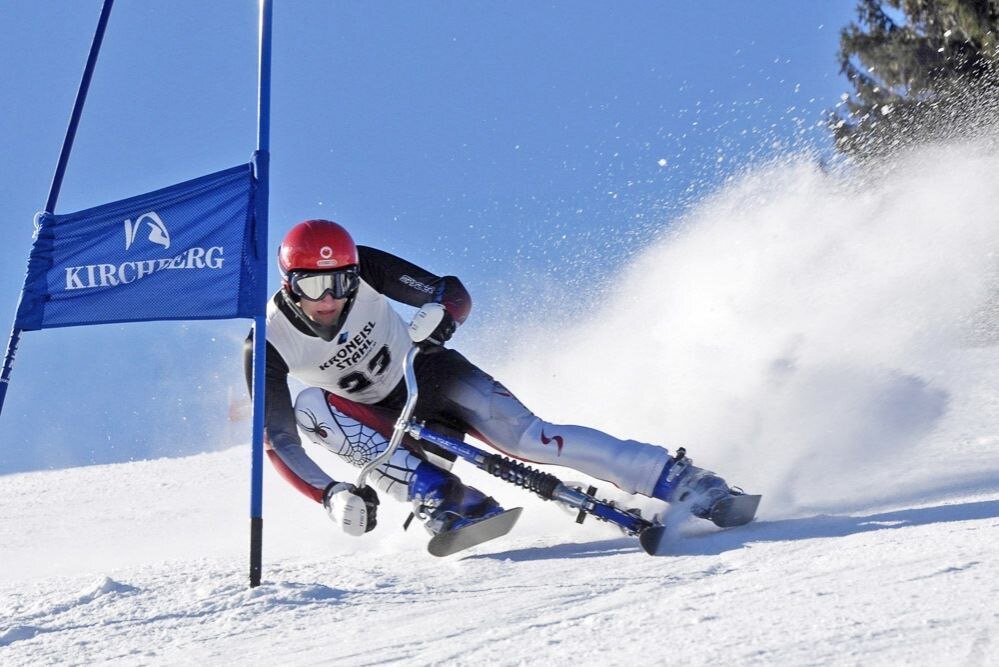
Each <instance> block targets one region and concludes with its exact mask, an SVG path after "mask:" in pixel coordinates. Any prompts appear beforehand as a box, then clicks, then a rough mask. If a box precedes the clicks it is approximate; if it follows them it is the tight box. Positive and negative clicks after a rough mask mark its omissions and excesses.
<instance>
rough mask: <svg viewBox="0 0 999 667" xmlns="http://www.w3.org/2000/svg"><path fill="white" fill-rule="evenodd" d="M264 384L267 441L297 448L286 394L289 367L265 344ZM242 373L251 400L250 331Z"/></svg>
mask: <svg viewBox="0 0 999 667" xmlns="http://www.w3.org/2000/svg"><path fill="white" fill-rule="evenodd" d="M265 365H266V369H267V370H266V380H265V381H264V423H265V424H266V425H267V426H266V430H267V437H268V439H269V440H270V441H271V443H273V444H274V445H275V446H278V447H280V446H286V445H300V444H301V439H300V438H299V437H298V427H297V426H296V424H295V408H294V407H293V406H292V403H291V392H290V391H288V364H286V363H285V361H284V359H283V358H282V357H281V354H280V353H279V352H278V351H277V350H276V349H275V348H274V346H273V345H271V344H270V343H267V359H266V364H265ZM243 369H244V370H245V371H246V386H247V389H248V390H249V392H250V397H251V398H252V397H253V330H252V329H251V330H250V334H249V335H248V336H247V337H246V342H245V343H243Z"/></svg>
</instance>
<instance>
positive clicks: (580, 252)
mask: <svg viewBox="0 0 999 667" xmlns="http://www.w3.org/2000/svg"><path fill="white" fill-rule="evenodd" d="M275 4H276V7H275V13H274V63H273V67H274V69H273V76H274V80H273V117H272V146H271V148H272V172H271V174H272V180H271V209H270V215H271V234H270V240H271V243H270V245H271V249H272V252H273V251H276V247H277V244H278V242H279V241H280V237H281V235H282V234H283V232H284V230H286V229H287V228H288V227H289V226H290V225H291V224H293V223H294V222H296V221H298V220H301V219H305V218H309V217H328V218H332V219H336V220H338V221H340V222H341V223H343V224H345V225H346V226H348V228H350V229H351V230H352V231H353V232H354V234H355V237H356V238H357V240H358V241H359V242H361V243H366V244H370V245H376V246H380V247H383V248H385V249H387V250H390V251H393V252H395V253H397V254H400V255H402V256H405V257H407V258H409V259H411V260H413V261H416V262H417V263H420V264H423V265H424V266H426V267H427V268H430V269H431V270H435V271H437V272H439V273H453V274H455V275H458V276H460V277H462V279H463V280H464V281H465V282H466V284H467V285H468V286H469V288H470V289H471V291H472V293H473V296H474V297H475V303H476V308H475V311H474V314H473V319H472V321H470V322H469V324H468V326H467V327H466V330H465V331H464V332H463V336H464V339H463V342H462V345H463V346H464V347H466V348H468V347H473V348H474V346H475V340H477V339H480V338H482V337H483V336H485V335H486V334H487V333H488V332H492V331H495V330H497V329H498V328H502V327H504V326H505V325H506V324H508V323H509V322H511V321H516V319H517V318H518V317H527V318H531V317H535V316H539V315H541V314H542V313H541V309H543V307H544V306H542V305H539V304H538V303H536V302H532V301H531V299H530V298H527V297H529V296H530V295H531V294H532V293H533V292H534V291H541V290H540V288H539V284H540V283H543V284H545V285H549V286H550V285H554V286H557V287H556V288H553V289H554V290H555V292H554V293H555V294H557V295H559V297H560V298H561V299H563V300H568V301H571V300H572V299H573V298H574V297H576V296H578V298H579V299H580V301H583V300H585V298H586V295H587V293H588V290H589V289H590V288H591V287H592V286H593V285H595V284H601V283H606V282H607V281H610V280H612V279H613V272H614V267H615V265H616V264H617V263H619V262H621V261H625V259H626V257H627V256H628V254H629V253H630V252H632V251H634V250H635V249H636V248H638V247H641V245H642V243H643V242H644V241H645V240H646V239H648V238H649V236H650V235H651V234H653V233H655V232H656V231H657V230H661V229H662V228H664V227H665V226H668V225H669V224H670V221H671V220H673V219H675V218H676V217H677V216H678V215H680V214H681V213H682V212H683V210H684V208H685V207H687V206H689V205H690V204H692V203H694V202H696V201H697V199H698V198H699V197H700V196H703V195H704V194H705V193H707V192H710V191H711V189H712V188H713V187H715V186H717V184H718V183H720V182H721V181H722V180H723V179H724V178H725V177H726V176H728V175H731V174H734V173H737V172H738V171H739V170H742V169H746V168H749V167H751V165H752V164H753V163H754V162H757V161H760V160H765V159H767V158H768V157H769V156H772V155H774V154H777V153H780V152H783V151H789V150H800V149H803V148H805V147H807V146H811V147H812V150H815V151H816V152H817V154H818V155H820V156H821V155H828V154H829V153H830V148H829V141H828V137H827V136H826V134H825V132H824V131H823V130H822V129H820V128H817V127H816V124H817V123H819V122H820V120H821V118H822V114H823V111H824V110H825V109H829V108H831V107H833V106H834V105H835V104H836V103H837V102H838V100H839V96H840V94H841V93H843V92H844V91H846V90H847V84H846V81H845V80H844V79H843V78H842V76H841V75H840V74H839V72H838V65H837V60H836V52H837V47H838V32H839V29H840V28H841V27H842V26H844V25H845V24H846V23H847V22H848V21H850V20H851V19H852V18H853V17H854V2H853V0H835V1H834V0H827V1H823V2H802V1H801V0H779V1H777V0H768V1H767V2H763V3H736V2H710V1H708V2H705V1H698V2H693V1H689V2H687V1H684V2H679V1H677V2H628V3H624V2H620V3H608V2H591V1H582V2H569V1H564V2H543V3H538V2H521V1H513V2H504V3H497V2H493V3H485V2H463V3H457V2H420V3H415V2H371V3H360V2H357V3H346V2H327V1H322V2H321V1H318V0H317V1H308V0H298V1H296V2H277V3H275ZM100 5H101V2H100V1H99V0H88V1H84V0H72V1H70V0H59V1H57V0H43V1H40V2H30V3H29V2H22V1H12V0H0V15H2V16H3V21H2V22H0V45H2V46H0V69H2V70H3V72H4V78H3V84H2V87H0V150H2V154H3V157H4V161H5V168H4V169H3V177H2V178H0V235H2V238H3V244H0V255H2V260H3V261H2V262H0V294H4V295H6V299H7V302H8V306H7V313H8V319H7V320H6V322H7V324H8V325H9V323H10V322H12V320H13V313H14V308H15V305H16V300H17V295H18V292H19V290H20V287H21V283H22V280H23V276H24V268H25V266H26V260H27V255H28V251H29V249H30V244H31V229H32V224H31V220H32V216H33V215H34V213H35V211H37V210H38V209H40V208H41V207H42V206H43V205H44V201H45V198H46V195H47V193H48V188H49V184H50V181H51V177H52V172H53V169H54V167H55V162H56V159H57V157H58V152H59V148H60V146H61V143H62V140H63V136H64V133H65V127H66V122H67V119H68V116H69V112H70V109H71V106H72V102H73V98H74V96H75V93H76V88H77V85H78V83H79V78H80V74H81V72H82V68H83V64H84V62H85V59H86V54H87V50H88V48H89V44H90V40H91V37H92V33H93V28H94V26H95V25H96V20H97V16H98V14H99V11H100ZM256 22H257V8H256V2H254V1H253V0H240V1H237V0H224V1H223V0H219V1H217V2H211V3H204V2H195V1H193V0H173V1H171V2H138V1H136V0H119V1H118V2H117V3H116V6H115V9H114V11H113V12H112V15H111V21H110V24H109V28H108V33H107V36H106V39H105V45H104V49H103V50H102V53H101V59H100V61H99V63H98V67H97V71H96V74H95V77H94V82H93V86H92V88H91V92H90V96H89V98H88V103H87V107H86V108H85V110H84V116H83V121H82V124H81V127H80V132H79V135H78V138H77V142H76V146H75V148H74V152H73V155H72V158H71V160H70V164H69V170H68V172H67V175H66V179H65V183H64V186H63V189H62V195H61V197H60V199H59V203H58V206H57V207H56V211H57V212H69V211H74V210H79V209H82V208H86V207H90V206H94V205H96V204H99V203H103V202H108V201H113V200H115V199H120V198H123V197H127V196H131V195H135V194H139V193H142V192H146V191H150V190H153V189H156V188H159V187H162V186H165V185H168V184H171V183H175V182H179V181H182V180H186V179H189V178H193V177H195V176H198V175H201V174H204V173H208V172H211V171H215V170H218V169H222V168H225V167H229V166H233V165H235V164H239V163H242V162H246V161H247V160H248V159H249V156H250V153H251V152H252V150H253V148H254V144H255V136H256V59H257V53H256ZM271 284H272V287H273V288H276V287H277V281H276V275H275V274H274V273H272V275H271ZM518 295H520V296H523V297H524V298H520V300H518V298H516V297H517V296H518ZM525 295H526V296H525ZM511 304H513V305H511ZM565 305H567V306H569V307H571V305H572V304H571V303H568V304H565ZM511 309H513V310H516V311H517V312H515V313H512V312H510V311H511ZM532 309H536V310H532ZM248 326H249V323H248V322H247V321H230V322H195V323H188V324H183V323H148V324H131V325H107V326H100V327H87V328H74V329H64V330H53V331H44V332H31V333H28V334H25V337H24V338H23V340H22V344H21V347H20V351H19V354H18V358H17V362H16V365H15V368H14V374H13V378H12V383H11V386H10V391H9V392H8V396H7V404H6V405H5V406H4V410H3V413H2V414H0V430H2V433H3V437H2V438H0V443H2V444H0V473H7V472H14V471H18V470H28V469H37V468H45V467H61V466H65V465H73V464H84V463H91V462H105V461H117V460H127V459H129V458H141V457H147V456H168V455H176V454H185V453H191V452H195V451H202V450H206V449H212V448H215V447H217V446H219V444H224V443H227V442H236V441H241V440H248V438H249V435H248V432H247V433H244V432H243V430H244V426H245V425H244V424H237V425H235V426H234V425H232V424H230V423H229V422H228V421H227V419H226V409H227V405H228V394H229V393H230V392H231V391H233V390H235V391H240V390H241V387H240V382H241V372H242V371H241V350H240V343H241V340H242V337H243V336H244V335H245V333H246V331H247V329H248ZM5 332H6V329H5Z"/></svg>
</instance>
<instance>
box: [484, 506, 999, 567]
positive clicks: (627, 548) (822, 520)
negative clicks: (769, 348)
mask: <svg viewBox="0 0 999 667" xmlns="http://www.w3.org/2000/svg"><path fill="white" fill-rule="evenodd" d="M997 517H999V500H986V501H979V502H969V503H960V504H953V505H937V506H934V507H920V508H916V509H903V510H894V511H890V512H881V513H878V514H868V515H863V516H844V515H832V514H819V515H816V516H811V517H805V518H799V519H783V520H778V521H759V522H755V523H751V524H749V525H747V526H743V527H741V528H733V529H730V530H725V531H721V530H719V531H713V532H710V533H704V534H699V535H689V536H680V537H678V538H676V541H675V542H673V543H671V544H669V545H668V546H666V548H665V550H664V553H663V554H662V555H663V556H713V555H718V554H721V553H724V552H726V551H732V550H734V549H741V548H743V547H745V546H746V545H747V544H751V543H753V544H759V543H762V542H789V541H793V540H811V539H818V538H827V537H845V536H847V535H857V534H860V533H869V532H872V531H877V530H896V529H899V528H909V527H912V526H925V525H929V524H935V523H950V522H955V521H975V520H981V519H994V518H997ZM629 552H638V553H640V552H641V548H640V547H639V546H638V541H637V540H635V539H634V538H627V537H621V538H617V539H609V540H600V541H597V542H586V543H569V544H559V545H554V546H548V547H532V548H528V549H512V550H509V551H502V552H497V553H490V554H476V555H471V556H467V558H468V559H482V558H488V559H493V560H512V561H532V560H553V559H559V558H594V557H601V556H614V555H617V554H621V553H629Z"/></svg>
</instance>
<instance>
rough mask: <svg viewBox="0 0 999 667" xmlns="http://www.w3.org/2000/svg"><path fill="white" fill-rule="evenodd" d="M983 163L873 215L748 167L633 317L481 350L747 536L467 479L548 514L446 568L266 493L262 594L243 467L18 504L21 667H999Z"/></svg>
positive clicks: (957, 156)
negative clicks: (672, 467) (710, 503)
mask: <svg viewBox="0 0 999 667" xmlns="http://www.w3.org/2000/svg"><path fill="white" fill-rule="evenodd" d="M985 148H986V150H976V149H969V150H964V149H959V150H955V151H949V150H947V149H946V148H941V147H936V148H930V149H926V150H925V151H923V152H916V153H914V154H913V155H911V156H908V157H905V156H903V157H902V158H899V159H898V161H897V163H896V164H894V165H892V166H891V169H890V173H888V174H887V175H886V174H880V173H879V174H871V175H870V180H869V181H868V182H867V184H866V185H864V187H860V188H857V187H856V186H855V185H854V186H850V185H848V184H844V183H843V182H841V181H839V180H837V178H838V177H836V176H835V175H829V174H826V173H824V172H822V171H821V170H819V169H816V168H815V167H814V166H813V165H810V164H807V163H799V162H792V163H791V164H785V165H773V166H770V167H768V168H765V169H758V170H755V171H754V172H753V173H750V174H748V175H747V176H746V177H744V178H742V179H736V180H735V181H734V182H733V183H731V184H728V185H726V186H725V187H724V188H722V190H720V191H719V192H718V193H716V194H715V195H714V196H712V197H710V198H708V199H707V200H705V202H703V203H702V204H701V205H700V206H698V207H697V208H696V209H695V210H694V211H692V212H691V214H690V216H689V219H688V220H686V221H685V222H684V223H683V225H682V226H681V228H680V229H679V231H677V232H676V233H671V234H666V235H664V237H663V238H662V239H661V240H660V241H658V242H656V243H655V244H653V245H652V246H650V247H649V248H648V249H646V250H645V251H644V252H643V253H642V254H641V255H639V256H638V257H636V258H635V259H634V261H633V263H632V266H631V267H628V269H627V270H626V271H623V272H622V274H621V276H620V279H619V281H620V282H619V284H616V285H615V289H618V290H619V291H620V293H623V294H628V295H631V296H632V297H633V298H628V299H616V300H612V301H611V302H608V303H607V304H605V305H604V304H599V303H598V304H597V305H596V306H594V309H595V310H596V312H595V313H589V312H587V313H586V315H587V319H586V320H585V321H584V322H581V323H580V325H579V326H576V327H572V328H567V327H557V328H556V327H555V326H553V325H550V324H546V325H544V326H541V327H540V328H539V330H538V331H535V332H530V331H528V332H522V333H523V335H521V336H520V337H519V338H518V339H517V340H516V341H513V342H511V341H507V340H502V341H498V342H496V343H495V346H494V347H495V349H496V350H501V352H496V353H495V354H493V355H490V353H489V350H490V348H489V345H488V344H486V346H485V348H484V349H483V350H479V351H480V352H481V353H482V354H480V355H479V356H480V357H482V358H483V359H484V363H483V365H484V366H485V367H486V368H487V369H489V370H491V371H492V372H494V373H496V375H497V376H498V377H499V378H500V379H501V380H503V381H504V382H505V383H506V384H507V385H508V386H510V387H511V389H513V390H514V391H515V392H517V393H518V394H519V395H520V396H521V398H522V399H524V400H525V402H526V403H527V404H529V405H531V406H532V407H535V408H536V409H537V410H538V411H539V412H542V413H543V414H544V415H545V416H546V417H548V418H549V419H552V420H561V421H565V422H578V423H588V424H591V425H594V426H597V427H600V428H605V429H607V430H608V431H610V432H612V433H615V434H618V435H623V436H626V437H638V438H643V439H646V440H648V441H654V442H663V443H664V444H666V445H667V446H670V447H675V446H677V444H684V445H686V446H687V447H688V450H689V452H690V455H691V456H692V457H693V458H694V459H695V461H696V462H697V463H698V464H699V465H705V466H707V467H711V468H714V469H716V470H718V472H719V473H721V474H722V475H723V476H724V477H726V478H727V479H729V480H730V481H731V482H734V483H736V484H740V485H742V486H744V487H745V488H746V489H748V490H751V491H759V492H763V493H764V499H763V504H762V505H761V509H760V515H759V517H758V520H757V521H756V522H755V523H753V524H750V525H748V526H744V527H741V528H737V529H732V530H729V531H724V532H723V531H718V530H716V529H714V528H713V527H711V526H709V525H706V524H705V523H704V522H698V521H689V522H685V523H681V524H680V525H678V526H677V527H676V529H675V532H676V537H675V539H673V540H672V541H670V542H669V544H668V549H667V554H666V555H664V556H662V557H657V558H652V557H649V556H647V555H645V554H644V553H643V552H642V551H641V549H640V548H639V546H638V544H637V541H636V540H634V539H631V538H626V537H623V536H621V535H620V533H618V532H616V531H615V530H614V529H612V528H611V527H608V526H607V525H603V524H598V523H596V522H593V521H592V520H590V521H587V522H586V523H585V524H584V525H582V526H579V525H576V524H575V523H574V522H573V515H572V514H570V513H566V512H563V511H561V510H559V509H558V508H556V507H553V506H552V504H551V503H544V502H542V501H541V500H539V499H536V498H533V497H530V496H527V495H526V493H525V492H523V491H521V490H518V489H515V488H512V487H510V486H508V485H503V484H502V483H501V482H499V481H497V480H494V479H492V478H489V477H486V476H485V474H484V473H481V472H480V471H477V470H474V469H471V468H470V467H469V466H467V465H465V464H463V463H462V462H459V463H458V468H457V471H458V472H459V474H460V475H461V476H462V477H463V478H464V479H466V481H468V482H469V483H471V484H474V485H476V486H478V487H479V488H482V489H483V490H484V491H486V492H487V493H489V494H491V495H493V496H495V497H496V498H497V499H498V500H499V501H500V502H501V503H502V504H503V505H504V506H506V507H513V506H518V505H522V506H524V507H525V513H524V516H523V517H522V519H521V521H520V523H519V524H518V525H517V527H516V528H515V529H514V531H513V532H512V533H511V534H510V535H508V536H506V537H504V538H501V539H498V540H495V541H493V542H491V543H487V544H485V545H481V546H479V547H477V548H475V549H472V550H470V551H468V552H467V553H465V554H463V555H461V556H455V557H450V558H446V559H436V558H433V557H431V556H430V555H429V554H427V553H426V542H427V535H426V533H425V532H424V531H423V530H422V528H421V527H419V526H418V525H414V526H413V527H411V528H410V530H409V531H408V532H403V531H402V530H401V528H400V526H401V524H402V522H403V520H404V518H405V516H406V514H407V512H408V508H407V507H403V506H400V505H396V504H393V503H391V502H383V503H382V506H381V508H380V509H379V527H378V529H377V530H376V531H374V532H373V533H372V534H370V535H367V536H365V537H363V538H361V539H352V538H348V537H346V536H342V535H340V534H338V533H336V532H335V531H334V530H333V528H332V527H331V526H330V524H329V521H328V520H327V518H326V517H325V514H324V513H323V512H322V510H321V509H319V508H317V507H316V506H315V504H313V503H310V502H308V501H306V500H304V499H303V498H301V497H300V496H299V495H298V494H297V493H296V492H295V491H294V490H293V489H291V488H290V486H289V485H288V484H286V483H285V482H284V481H282V480H281V479H279V478H278V477H277V475H276V474H275V473H274V472H273V470H272V469H271V468H270V466H266V468H265V504H264V517H265V520H264V583H263V585H262V586H260V587H259V588H256V589H253V590H250V589H249V588H248V587H247V581H248V576H247V569H248V532H249V531H248V527H249V526H248V521H247V513H248V512H247V507H248V480H249V450H248V448H247V447H239V448H234V449H230V450H225V451H221V452H214V453H206V454H199V455H196V456H189V457H185V458H174V459H161V460H155V461H136V462H131V463H123V464H116V465H103V466H90V467H85V468H77V469H66V470H54V471H45V472H33V473H25V474H15V475H7V476H3V477H0V516H3V517H5V518H6V520H5V521H4V522H2V523H0V565H2V567H0V664H2V665H4V666H5V667H6V666H8V665H11V666H13V665H47V664H79V665H90V664H95V663H114V664H125V665H144V664H217V663H223V662H225V663H227V664H240V665H242V664H246V665H257V664H272V663H277V664H317V663H319V664H325V663H332V662H336V663H337V664H346V665H382V664H405V665H413V664H416V665H422V664H461V665H481V664H490V665H492V664H496V665H517V664H546V665H547V664H553V665H635V664H677V665H688V664H689V665H707V664H720V663H721V664H737V665H743V664H745V665H755V664H759V665H771V664H781V665H785V664H787V665H818V664H822V665H825V664H836V665H841V664H843V665H894V664H920V665H995V664H999V604H997V603H996V600H997V599H999V561H997V559H996V558H995V554H996V552H997V551H999V455H997V452H999V386H997V378H999V347H997V346H996V344H995V343H996V340H997V335H996V334H997V332H999V323H997V320H999V315H997V312H996V311H997V310H999V308H997V305H996V299H995V297H994V292H995V285H997V284H999V269H997V268H996V264H995V261H996V257H999V232H997V230H999V220H997V218H999V213H997V212H996V208H995V205H994V196H993V195H992V193H994V192H995V190H996V183H995V174H997V173H999V159H997V158H995V157H994V156H993V155H992V153H994V151H992V150H991V149H990V148H989V147H988V146H986V147H985ZM941 220H947V225H942V224H941V223H940V221H941ZM990 286H991V287H990ZM989 289H991V290H992V294H993V295H992V297H991V298H992V301H991V308H993V311H992V315H991V318H992V319H991V320H990V319H989V318H988V317H984V316H983V315H982V313H984V312H988V311H987V310H982V307H983V304H984V303H986V302H988V300H989V298H990V297H989V291H988V290H989ZM536 293H537V294H542V293H547V292H546V289H545V286H543V285H541V286H539V289H538V290H537V292H536ZM551 293H553V294H555V295H556V296H557V295H558V294H559V292H558V290H557V289H553V290H552V292H551ZM531 294H532V296H533V295H534V294H535V292H531ZM563 296H564V295H563ZM566 298H568V297H566ZM595 301H596V302H599V301H600V299H598V298H595ZM576 307H577V308H578V303H577V304H576ZM531 308H536V309H541V310H544V311H545V312H546V313H548V314H549V315H551V317H548V318H546V320H547V321H549V322H554V321H560V318H558V317H555V316H554V315H556V314H557V313H558V304H554V305H552V304H549V303H545V302H542V301H538V303H535V304H532V305H531V306H529V307H528V306H523V307H521V308H520V309H519V310H520V311H521V312H532V311H531V310H530V309H531ZM577 312H578V311H577ZM563 319H564V318H563ZM621 323H627V324H628V326H626V327H625V326H622V324H621ZM638 325H641V326H638ZM989 327H991V330H992V334H991V338H989V336H988V335H986V336H985V338H984V341H985V342H984V343H983V338H982V335H981V334H982V331H985V332H986V333H987V332H988V330H989ZM972 333H974V335H971V334H972ZM972 339H973V342H969V341H972ZM459 342H460V341H459ZM650 346H652V347H651V348H650ZM650 349H655V350H656V353H655V354H650V353H649V350H650ZM595 352H596V354H597V357H598V358H596V360H595V362H594V363H589V362H591V361H593V360H594V357H593V355H594V353H595ZM608 355H613V359H612V361H608V362H607V363H610V364H612V370H614V371H615V372H614V373H612V374H608V373H607V370H608V368H609V366H607V365H606V364H604V363H603V361H604V360H607V359H608V358H609V357H608ZM491 356H492V357H493V358H494V361H495V363H489V360H490V357H491ZM520 360H522V361H520ZM316 456H317V459H318V460H319V462H320V463H321V464H322V465H324V466H327V467H329V469H330V470H331V472H333V474H334V476H337V477H338V478H340V479H349V478H351V476H352V475H353V474H355V472H352V471H347V470H345V469H344V468H342V467H340V468H339V469H338V468H337V466H338V465H339V464H338V462H337V461H335V460H333V458H332V456H329V457H326V456H325V455H324V453H322V452H316ZM553 472H556V474H559V475H560V476H562V477H563V479H565V480H566V481H570V480H574V479H578V478H579V477H580V476H579V475H577V474H575V473H571V472H570V473H567V471H565V470H564V469H553ZM586 481H587V480H585V479H584V480H583V482H584V483H585V482H586ZM600 486H601V495H605V496H610V497H612V498H620V499H623V497H622V495H621V494H620V493H615V492H614V491H613V489H608V488H607V485H605V484H604V485H600ZM627 501H628V502H629V503H630V504H632V505H634V506H639V507H641V508H642V509H643V510H652V511H660V510H661V509H662V507H663V506H662V504H659V503H657V502H655V501H649V500H641V499H635V498H630V499H627Z"/></svg>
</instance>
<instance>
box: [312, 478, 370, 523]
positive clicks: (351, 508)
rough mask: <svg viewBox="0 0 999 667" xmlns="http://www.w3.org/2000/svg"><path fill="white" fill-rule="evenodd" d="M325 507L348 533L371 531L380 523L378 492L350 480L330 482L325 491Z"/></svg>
mask: <svg viewBox="0 0 999 667" xmlns="http://www.w3.org/2000/svg"><path fill="white" fill-rule="evenodd" d="M323 507H325V508H326V513H327V514H329V516H330V519H332V520H333V523H335V524H337V525H338V526H340V528H341V529H342V530H343V532H345V533H347V534H348V535H354V536H359V535H363V534H364V533H370V532H371V531H372V530H374V528H375V526H376V525H377V524H378V522H377V513H378V494H377V493H376V492H375V489H374V488H373V487H370V486H364V487H361V488H360V489H359V488H357V487H356V486H354V485H353V484H350V483H348V482H330V483H329V484H328V485H327V486H326V489H325V490H324V491H323Z"/></svg>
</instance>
